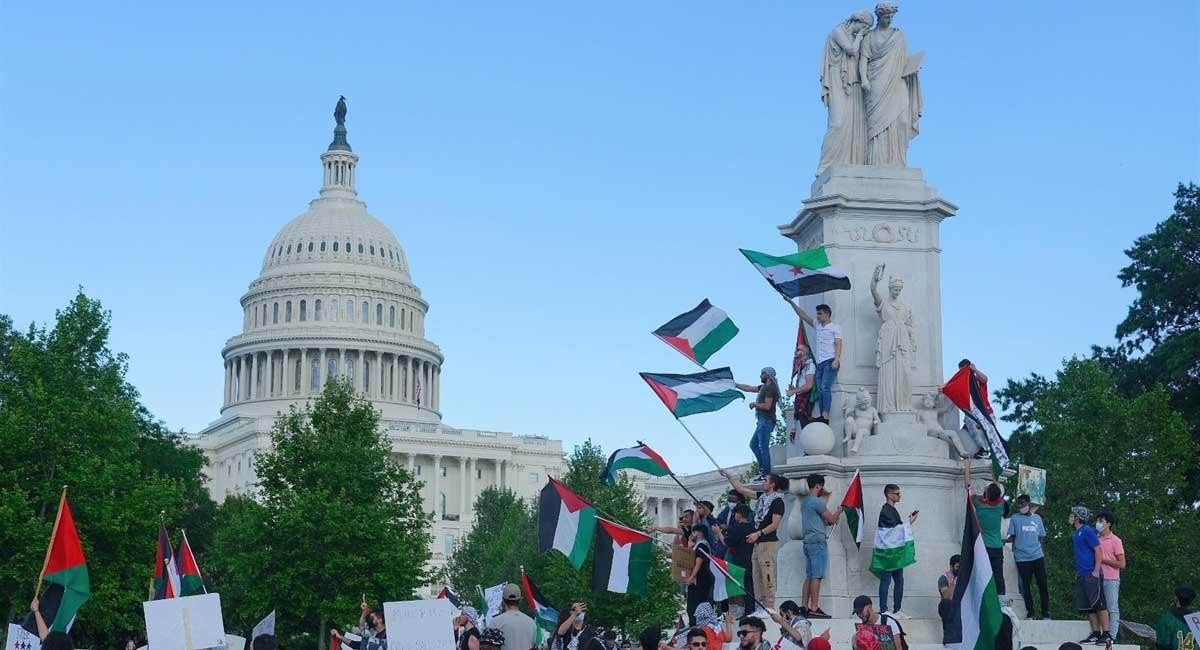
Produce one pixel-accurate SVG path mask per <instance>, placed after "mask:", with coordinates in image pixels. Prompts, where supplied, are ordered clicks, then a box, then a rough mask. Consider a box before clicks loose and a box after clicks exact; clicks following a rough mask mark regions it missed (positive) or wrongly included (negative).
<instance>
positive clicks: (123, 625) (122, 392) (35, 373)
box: [0, 291, 214, 647]
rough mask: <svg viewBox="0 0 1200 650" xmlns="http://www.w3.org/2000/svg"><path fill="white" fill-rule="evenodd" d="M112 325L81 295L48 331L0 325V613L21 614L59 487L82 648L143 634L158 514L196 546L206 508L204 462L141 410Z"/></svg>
mask: <svg viewBox="0 0 1200 650" xmlns="http://www.w3.org/2000/svg"><path fill="white" fill-rule="evenodd" d="M110 320H111V316H110V314H109V313H108V312H107V311H105V310H104V309H103V308H102V307H101V305H100V303H99V302H98V301H95V300H91V299H89V298H88V297H87V296H86V295H84V294H83V292H82V291H80V292H79V293H78V294H77V295H76V296H75V298H74V299H73V300H72V301H71V303H70V304H69V305H67V307H66V308H65V309H63V310H61V311H58V312H57V313H56V314H55V323H54V326H53V328H49V329H47V328H46V327H45V326H42V327H38V326H36V325H35V326H30V328H29V330H28V331H27V332H25V333H19V332H17V331H15V330H14V329H13V327H12V321H11V320H10V319H9V318H7V317H0V557H3V558H5V561H4V562H0V611H3V612H5V613H6V618H7V619H8V620H13V619H14V617H17V616H20V615H23V614H24V612H25V610H26V607H27V606H28V604H29V600H30V598H31V597H32V596H33V589H34V586H35V583H36V582H37V576H38V572H39V571H40V570H41V566H42V560H43V558H44V554H45V551H46V544H47V543H48V542H49V539H50V531H51V528H52V527H53V523H54V517H55V511H56V507H57V504H58V496H59V492H60V490H61V489H62V486H63V485H67V486H69V490H68V499H69V501H70V504H71V509H72V512H73V513H74V515H75V522H76V525H77V527H78V529H79V536H80V538H81V540H82V542H83V549H84V553H85V554H86V556H87V558H88V573H89V576H90V581H91V588H92V597H91V600H89V601H88V602H87V604H85V605H84V606H83V609H81V610H80V612H79V618H78V620H77V622H76V624H75V626H74V628H73V629H72V631H71V635H72V637H74V638H75V642H76V644H77V645H81V646H85V647H86V646H96V647H104V646H107V647H113V646H119V645H122V644H123V643H122V637H123V636H125V635H127V634H136V633H139V631H140V630H142V629H143V627H144V626H143V622H142V615H141V606H140V603H141V601H142V600H144V599H145V597H146V594H147V591H148V589H149V585H150V580H151V577H152V576H153V574H154V549H155V539H156V532H157V529H158V525H159V516H160V513H162V517H163V519H164V520H165V522H166V524H167V526H168V527H169V528H170V529H172V530H174V529H176V528H178V527H180V526H188V527H189V529H190V530H191V531H192V534H191V536H190V537H191V541H192V542H193V544H195V545H196V546H197V547H198V548H202V545H203V544H204V543H205V542H206V531H207V530H208V529H209V528H210V525H209V522H208V518H209V517H211V516H212V513H213V508H214V505H213V503H212V501H211V500H210V499H209V498H208V493H207V491H206V490H205V488H204V481H205V478H204V475H203V472H202V470H203V467H204V456H203V454H202V453H201V452H200V451H199V450H197V449H195V448H194V447H191V446H188V445H186V444H184V441H183V439H182V436H181V435H180V434H175V433H172V432H170V431H168V430H167V429H166V428H165V427H164V426H163V425H162V423H160V422H158V421H156V420H155V419H154V418H153V416H151V415H150V413H149V412H148V411H147V410H146V409H145V407H143V406H142V404H141V403H140V402H139V396H138V392H137V390H136V389H135V388H134V387H133V386H132V385H130V384H129V382H128V381H127V380H126V378H125V377H126V372H127V369H128V359H127V357H126V356H125V355H123V354H114V353H113V352H112V351H111V350H110V349H109V347H108V341H109V328H110Z"/></svg>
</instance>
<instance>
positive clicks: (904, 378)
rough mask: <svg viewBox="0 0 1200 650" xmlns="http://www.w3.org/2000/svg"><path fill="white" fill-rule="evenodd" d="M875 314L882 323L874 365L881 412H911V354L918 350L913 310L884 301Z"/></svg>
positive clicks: (898, 303) (898, 302) (902, 304)
mask: <svg viewBox="0 0 1200 650" xmlns="http://www.w3.org/2000/svg"><path fill="white" fill-rule="evenodd" d="M876 311H878V312H879V319H880V320H881V321H883V322H882V324H881V325H880V326H879V343H878V345H877V347H876V348H875V365H876V366H879V397H878V400H877V401H878V406H879V412H880V413H900V412H908V411H912V410H913V409H912V392H913V391H912V355H913V353H914V352H916V351H917V341H916V337H915V336H914V335H913V329H912V328H913V314H912V308H911V307H909V306H908V305H906V304H904V303H902V302H900V301H899V300H892V299H885V300H884V301H883V302H881V303H880V304H879V306H878V307H877V308H876Z"/></svg>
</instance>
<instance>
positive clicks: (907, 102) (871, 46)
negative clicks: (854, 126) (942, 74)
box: [858, 2, 921, 167]
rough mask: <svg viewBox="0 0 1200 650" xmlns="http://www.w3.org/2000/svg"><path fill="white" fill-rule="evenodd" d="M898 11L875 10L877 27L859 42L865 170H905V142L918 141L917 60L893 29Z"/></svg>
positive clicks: (890, 7) (885, 4) (880, 7)
mask: <svg viewBox="0 0 1200 650" xmlns="http://www.w3.org/2000/svg"><path fill="white" fill-rule="evenodd" d="M898 10H899V8H898V7H897V6H896V5H895V4H893V3H891V2H881V3H879V4H877V5H875V16H876V17H878V19H879V20H878V22H876V23H875V29H872V30H871V31H869V32H867V34H866V35H865V36H864V37H863V41H862V47H861V49H860V50H859V58H858V72H859V77H860V79H861V81H862V90H863V103H864V110H865V112H866V117H867V164H868V165H879V166H882V167H907V166H908V141H909V140H912V139H913V138H915V137H917V121H918V120H919V119H920V118H921V84H920V82H919V80H918V79H917V68H918V67H919V65H920V59H921V55H920V54H918V55H917V56H916V57H914V58H912V59H910V58H909V56H908V43H907V42H905V40H904V34H903V33H901V31H900V30H898V29H896V28H895V27H892V18H894V17H895V15H896V12H897V11H898Z"/></svg>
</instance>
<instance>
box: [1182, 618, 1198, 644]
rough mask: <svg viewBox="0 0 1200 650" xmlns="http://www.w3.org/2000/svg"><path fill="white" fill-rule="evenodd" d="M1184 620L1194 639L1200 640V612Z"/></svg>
mask: <svg viewBox="0 0 1200 650" xmlns="http://www.w3.org/2000/svg"><path fill="white" fill-rule="evenodd" d="M1183 619H1184V620H1185V621H1187V625H1188V629H1190V630H1191V631H1192V638H1193V639H1200V612H1192V613H1191V614H1188V615H1187V616H1184V617H1183Z"/></svg>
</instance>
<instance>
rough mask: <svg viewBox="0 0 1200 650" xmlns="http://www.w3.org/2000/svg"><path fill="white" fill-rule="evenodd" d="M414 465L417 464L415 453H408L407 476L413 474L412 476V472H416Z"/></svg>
mask: <svg viewBox="0 0 1200 650" xmlns="http://www.w3.org/2000/svg"><path fill="white" fill-rule="evenodd" d="M416 465H417V455H416V454H409V455H408V475H409V476H413V477H415V476H416V474H415V473H414V472H416Z"/></svg>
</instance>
